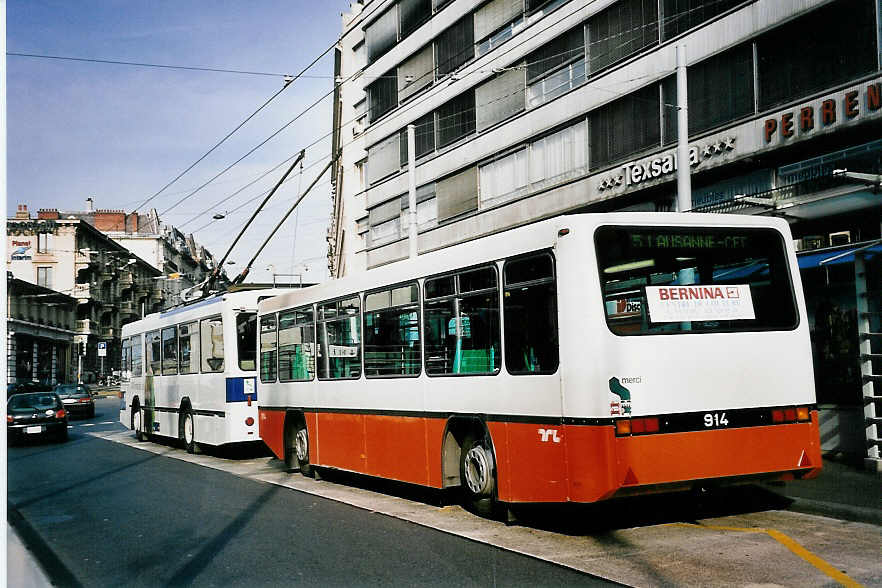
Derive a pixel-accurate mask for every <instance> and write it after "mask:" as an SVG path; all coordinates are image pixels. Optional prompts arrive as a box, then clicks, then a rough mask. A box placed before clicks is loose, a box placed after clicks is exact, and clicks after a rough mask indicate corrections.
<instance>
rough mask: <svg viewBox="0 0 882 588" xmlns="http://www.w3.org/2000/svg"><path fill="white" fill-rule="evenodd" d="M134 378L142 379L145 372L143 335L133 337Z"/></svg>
mask: <svg viewBox="0 0 882 588" xmlns="http://www.w3.org/2000/svg"><path fill="white" fill-rule="evenodd" d="M131 353H132V377H133V378H137V377H140V376H141V375H142V373H143V371H144V343H143V340H142V339H141V335H140V334H138V335H135V336H134V337H132V351H131Z"/></svg>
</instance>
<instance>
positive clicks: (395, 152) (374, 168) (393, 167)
mask: <svg viewBox="0 0 882 588" xmlns="http://www.w3.org/2000/svg"><path fill="white" fill-rule="evenodd" d="M400 169H401V147H400V137H399V134H398V133H396V134H394V135H392V136H391V137H389V138H387V139H384V140H383V141H380V142H379V143H377V144H376V145H373V146H371V147H369V148H368V160H367V182H368V185H369V186H370V185H373V184H375V183H377V182H379V181H380V180H382V179H383V178H386V177H388V176H390V175H392V174H394V173H397V172H398V171H399V170H400Z"/></svg>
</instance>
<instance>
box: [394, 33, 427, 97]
mask: <svg viewBox="0 0 882 588" xmlns="http://www.w3.org/2000/svg"><path fill="white" fill-rule="evenodd" d="M433 65H434V60H433V59H432V45H431V43H430V44H429V45H426V46H425V47H423V49H422V50H420V51H418V52H417V53H415V54H413V55H411V56H410V58H408V60H407V61H405V62H403V63H402V64H401V65H399V66H398V101H399V102H403V101H404V100H406V99H407V98H409V97H410V96H413V95H414V94H416V93H417V92H419V91H420V90H422V89H423V88H425V87H426V86H430V85H431V84H432V82H433V81H435V76H434V72H433V71H432V69H433V67H432V66H433ZM408 76H410V77H411V81H410V82H408V81H407V78H408Z"/></svg>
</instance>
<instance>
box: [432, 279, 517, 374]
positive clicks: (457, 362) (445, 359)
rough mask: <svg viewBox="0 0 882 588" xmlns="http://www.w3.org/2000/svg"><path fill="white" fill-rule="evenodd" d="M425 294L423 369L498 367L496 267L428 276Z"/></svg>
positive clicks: (491, 370)
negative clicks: (424, 352) (450, 274)
mask: <svg viewBox="0 0 882 588" xmlns="http://www.w3.org/2000/svg"><path fill="white" fill-rule="evenodd" d="M425 296H426V300H425V304H424V309H425V313H426V317H425V322H426V326H425V337H426V343H425V345H426V372H427V373H428V374H430V375H449V374H492V373H496V372H498V371H499V366H500V364H501V359H500V357H499V355H500V353H499V350H500V336H499V288H498V284H497V277H496V268H495V267H482V268H478V269H472V270H467V271H463V272H460V273H458V274H455V275H452V276H443V277H439V278H428V279H427V280H426V294H425Z"/></svg>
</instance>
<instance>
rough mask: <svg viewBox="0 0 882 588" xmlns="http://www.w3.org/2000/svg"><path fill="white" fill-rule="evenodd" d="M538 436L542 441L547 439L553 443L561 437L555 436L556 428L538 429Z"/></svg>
mask: <svg viewBox="0 0 882 588" xmlns="http://www.w3.org/2000/svg"><path fill="white" fill-rule="evenodd" d="M539 438H540V439H541V440H542V442H543V443H548V441H549V440H550V441H553V442H554V443H560V440H561V438H560V437H558V436H557V429H539Z"/></svg>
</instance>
